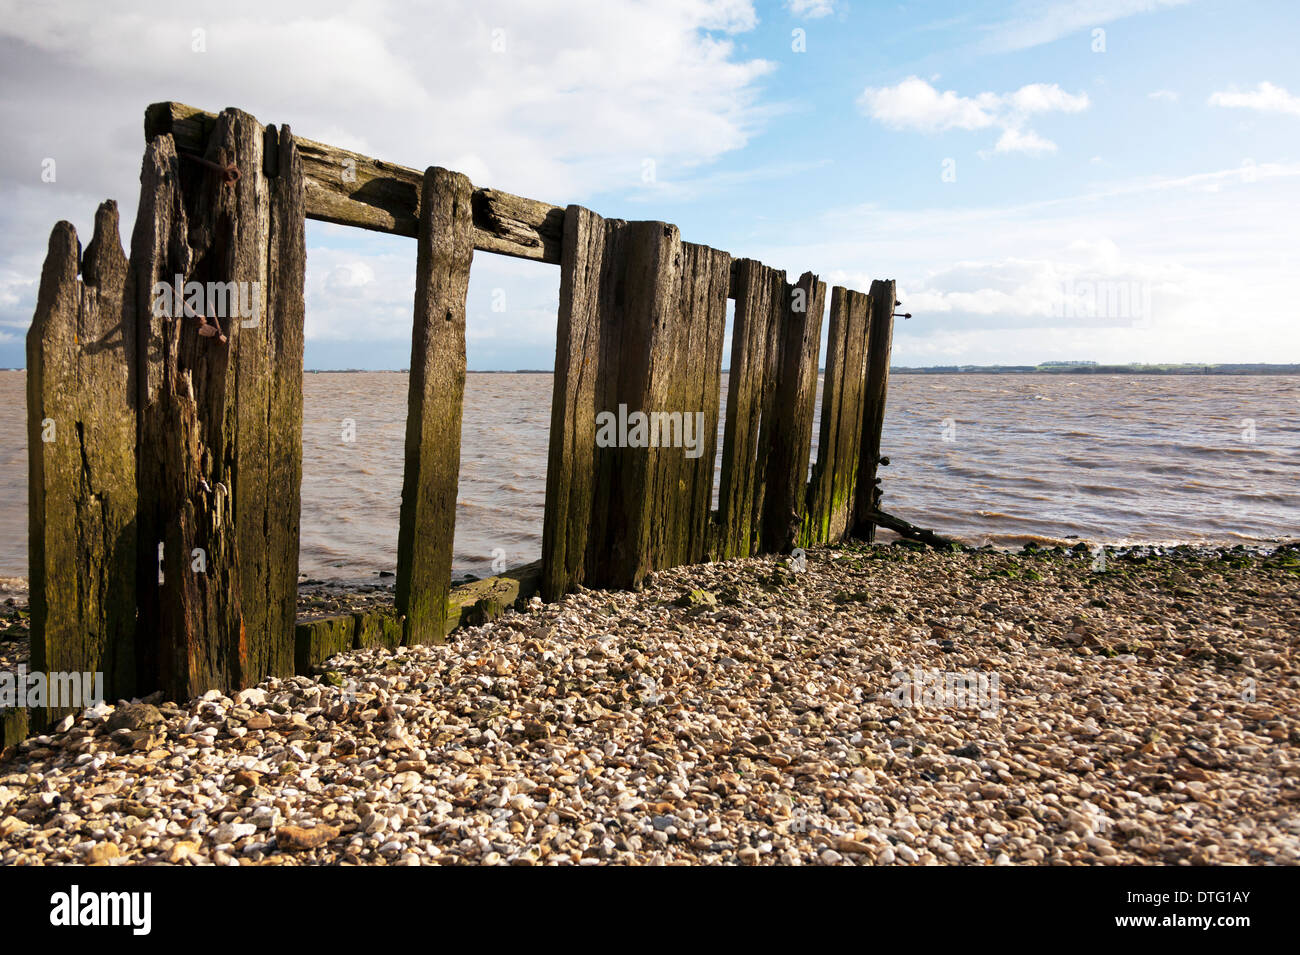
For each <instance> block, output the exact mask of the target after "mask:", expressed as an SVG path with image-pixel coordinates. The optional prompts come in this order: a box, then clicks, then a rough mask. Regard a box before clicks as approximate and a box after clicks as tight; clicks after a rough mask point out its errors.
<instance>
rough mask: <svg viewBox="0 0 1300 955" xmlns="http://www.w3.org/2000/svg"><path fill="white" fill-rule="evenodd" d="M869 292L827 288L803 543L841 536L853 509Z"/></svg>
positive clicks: (834, 539)
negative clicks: (814, 462)
mask: <svg viewBox="0 0 1300 955" xmlns="http://www.w3.org/2000/svg"><path fill="white" fill-rule="evenodd" d="M868 307H869V300H868V296H866V295H863V294H862V293H861V292H854V291H851V290H849V289H845V288H842V287H841V286H838V285H837V286H835V288H833V289H832V290H831V309H830V316H831V317H830V329H829V331H828V333H827V334H828V338H827V343H826V374H825V377H824V379H823V382H822V408H821V429H820V432H819V437H818V441H817V465H816V467H814V468H813V475H812V480H811V481H810V482H809V491H808V493H809V507H808V518H807V520H806V522H805V532H804V542H805V543H806V544H822V543H828V542H831V541H837V540H839V539H841V538H842V537H843V536H844V533H845V531H846V529H847V527H848V525H849V521H850V518H851V511H852V507H853V487H854V482H855V479H856V475H857V453H858V446H859V442H860V439H861V434H862V405H861V401H862V378H863V372H864V369H865V352H866V331H867V321H868Z"/></svg>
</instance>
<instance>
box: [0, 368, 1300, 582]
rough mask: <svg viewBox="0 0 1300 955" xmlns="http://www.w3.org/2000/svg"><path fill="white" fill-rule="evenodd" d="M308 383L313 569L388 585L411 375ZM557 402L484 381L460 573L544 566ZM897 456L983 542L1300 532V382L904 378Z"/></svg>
mask: <svg viewBox="0 0 1300 955" xmlns="http://www.w3.org/2000/svg"><path fill="white" fill-rule="evenodd" d="M725 384H726V378H725V376H724V379H723V387H724V393H725ZM303 388H304V393H305V406H304V407H305V412H304V427H303V489H302V497H303V515H302V554H301V557H300V561H299V566H300V570H301V571H302V572H303V573H306V574H309V575H311V576H313V577H340V578H348V579H374V578H375V575H376V574H377V573H378V572H379V571H381V570H385V571H391V570H392V568H393V564H394V560H395V554H396V552H397V517H398V510H399V505H400V501H401V490H402V446H403V442H404V439H405V420H406V389H407V376H406V375H404V374H399V373H383V372H376V373H354V374H340V373H321V374H308V375H306V376H305V377H304V382H303ZM23 391H24V375H23V372H0V425H3V428H4V433H5V434H6V435H8V437H9V440H7V441H4V442H2V443H0V576H17V575H25V574H26V573H27V539H26V535H27V463H26V461H27V459H26V427H25V424H24V407H23V406H24V399H23ZM550 403H551V376H550V375H515V374H470V375H469V376H468V380H467V383H466V389H465V420H464V426H463V431H462V450H461V472H460V473H461V479H460V495H459V506H458V508H457V514H456V548H455V558H454V561H455V567H454V570H455V572H456V573H457V574H460V573H465V572H473V573H476V574H479V575H484V574H486V573H489V572H490V571H489V567H490V564H491V561H492V557H493V552H494V550H496V549H500V550H501V551H502V552H504V555H505V559H506V561H507V563H508V564H510V565H515V564H518V563H524V562H527V561H530V560H535V559H536V558H537V557H538V556H540V553H541V535H542V506H543V499H544V493H545V485H546V447H547V429H548V427H549V424H550ZM346 419H351V421H352V422H353V423H354V424H355V440H353V441H345V440H343V438H344V428H345V421H346ZM814 433H815V432H814ZM883 443H884V453H885V454H886V455H888V456H889V457H890V459H891V462H892V463H891V465H890V467H888V468H885V469H884V470H883V477H884V485H883V486H884V489H885V496H884V500H883V506H884V508H885V509H886V510H887V511H890V512H892V513H895V514H897V515H898V516H900V517H903V518H906V519H907V520H910V521H912V522H913V523H915V524H920V525H922V526H925V527H932V528H935V529H937V530H940V531H942V532H945V533H948V534H951V535H954V536H957V537H960V538H962V539H964V540H967V541H969V542H971V543H977V544H978V543H984V542H992V543H994V544H999V545H1004V544H1005V545H1012V544H1019V543H1022V542H1024V541H1025V540H1027V539H1031V538H1039V539H1042V538H1056V539H1063V538H1068V537H1070V536H1071V535H1073V536H1077V537H1081V538H1086V539H1089V540H1100V541H1108V542H1123V541H1134V540H1141V541H1196V542H1206V543H1219V542H1228V543H1237V542H1250V541H1256V540H1266V539H1269V538H1275V537H1283V536H1294V535H1296V534H1297V533H1300V489H1298V486H1300V481H1298V480H1297V475H1300V378H1295V377H1286V378H1283V377H1227V376H1163V377H1162V376H1150V377H1148V376H1136V375H1134V376H1129V375H1117V376H1101V375H1098V376H1089V375H1081V376H1075V375H1070V376H1064V375H1062V376H1056V375H926V376H923V375H897V376H895V377H894V378H893V379H892V380H891V382H890V393H889V405H888V414H887V417H886V424H885V436H884V442H883ZM720 448H721V441H719V455H720V453H721V452H720ZM814 453H815V452H814Z"/></svg>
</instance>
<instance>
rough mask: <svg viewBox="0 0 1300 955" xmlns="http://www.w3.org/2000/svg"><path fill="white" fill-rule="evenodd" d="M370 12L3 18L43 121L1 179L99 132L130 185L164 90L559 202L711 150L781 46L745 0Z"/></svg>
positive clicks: (297, 6) (752, 99)
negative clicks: (144, 128)
mask: <svg viewBox="0 0 1300 955" xmlns="http://www.w3.org/2000/svg"><path fill="white" fill-rule="evenodd" d="M365 13H366V15H365V16H364V17H363V16H359V15H358V8H357V7H356V6H355V4H353V3H351V2H349V0H319V2H311V3H308V2H306V0H298V2H294V3H287V4H275V5H270V4H266V3H264V2H259V0H228V2H225V3H223V4H222V8H221V10H220V13H219V15H218V14H213V15H211V16H210V17H199V16H195V14H194V13H192V12H187V11H185V10H183V9H180V8H178V7H177V6H176V5H174V4H172V3H170V2H165V0H145V2H143V3H141V4H137V5H135V7H133V9H132V11H131V12H129V13H127V12H114V11H113V10H112V9H111V8H104V7H103V6H102V4H101V3H99V2H98V0H82V2H79V3H77V2H73V3H68V4H63V5H61V6H60V7H59V8H58V9H57V10H56V9H55V8H53V7H52V6H49V5H44V4H29V5H24V7H23V12H22V15H11V16H0V82H3V83H4V84H5V87H6V88H7V89H10V90H23V91H24V92H23V95H21V96H11V97H7V98H6V100H7V101H6V102H4V103H3V104H0V121H4V122H5V123H6V125H7V128H9V129H22V130H28V131H32V134H31V135H27V136H25V137H24V142H23V143H21V144H19V145H18V147H17V148H14V149H9V150H6V151H5V155H4V156H3V157H0V181H2V180H3V179H7V178H14V177H17V176H19V175H21V176H23V177H25V178H28V179H30V178H31V173H30V169H32V168H35V167H34V166H33V163H35V164H36V165H37V166H38V165H39V160H40V158H42V157H44V156H54V157H56V158H58V160H59V169H60V176H61V177H62V176H63V175H64V170H65V169H66V170H68V171H69V173H68V174H69V175H71V174H72V170H73V169H75V168H77V166H78V164H79V160H81V159H82V158H83V157H85V154H86V153H87V152H88V150H89V148H90V147H89V145H88V144H90V143H94V144H95V153H96V155H95V156H94V160H95V161H94V163H93V167H94V171H89V170H88V174H89V175H94V176H96V177H97V178H98V180H99V181H98V182H96V183H95V184H94V186H95V187H94V188H93V189H88V191H95V192H98V191H103V190H105V189H106V187H107V186H110V185H112V186H115V187H117V189H116V191H117V192H118V193H119V194H126V193H128V192H133V190H128V189H126V188H121V187H122V186H125V185H127V184H128V183H129V182H130V181H132V180H134V178H135V176H136V175H138V171H139V157H140V153H141V150H142V148H143V142H142V141H141V137H140V134H139V127H140V116H141V113H142V112H143V108H144V106H145V105H147V104H148V103H149V102H151V101H153V100H157V99H161V98H164V97H168V96H170V97H173V98H176V99H180V100H182V101H185V102H190V103H192V104H193V105H196V106H201V107H204V108H207V109H211V110H214V111H215V110H219V109H221V108H222V107H224V106H227V105H232V104H233V105H238V106H240V107H242V108H244V109H247V110H248V111H250V112H252V113H253V114H254V115H256V116H257V117H258V119H260V120H261V121H263V122H267V123H282V122H287V123H290V124H291V125H292V127H293V129H294V131H295V132H298V133H300V134H302V135H305V136H309V137H311V138H313V139H321V140H325V141H329V142H333V143H336V144H338V145H343V146H351V147H353V148H360V149H362V150H364V151H365V152H367V153H369V154H370V155H377V156H379V157H381V158H384V159H388V160H391V161H394V162H400V163H403V164H405V165H409V166H413V167H415V168H420V169H422V168H424V167H426V166H429V165H433V164H441V165H447V164H449V163H450V162H451V161H452V160H453V159H456V158H461V157H467V158H468V159H470V160H473V161H476V162H475V163H472V164H476V165H477V166H478V169H477V170H476V174H477V175H482V176H490V177H491V178H490V179H489V180H487V181H484V182H480V183H478V184H480V185H488V186H493V187H496V188H500V189H506V190H508V191H511V192H515V193H518V194H522V195H531V196H535V197H537V198H543V199H552V197H554V198H553V201H560V202H569V201H575V200H582V199H584V198H587V197H590V196H592V195H595V194H597V193H599V192H600V191H602V190H607V189H613V188H618V187H620V186H623V185H635V183H636V182H637V181H638V178H639V171H640V162H641V159H642V158H643V157H654V158H655V159H656V160H657V162H658V163H659V166H660V168H661V169H670V168H675V169H687V168H691V167H694V166H698V165H701V164H707V163H709V162H711V161H713V160H716V159H718V158H719V157H721V156H723V155H724V154H726V153H728V152H730V151H732V150H735V149H738V148H740V147H742V146H744V145H745V144H746V142H748V140H749V138H750V136H751V135H752V134H753V133H754V132H755V131H756V130H757V129H759V128H760V127H761V125H762V123H763V121H764V119H765V115H766V114H765V113H764V111H763V110H761V109H760V108H758V106H757V105H756V103H757V96H758V92H759V89H758V83H759V81H760V80H761V79H762V78H763V77H764V76H765V75H767V74H768V73H769V72H770V71H771V70H772V69H773V68H774V64H773V63H770V62H768V61H766V60H763V59H759V58H755V57H750V56H745V55H743V54H741V53H740V51H739V50H738V49H737V46H736V42H735V40H734V39H733V37H734V35H736V34H740V33H743V32H745V31H748V30H752V29H753V28H754V27H755V26H756V24H757V16H756V14H755V13H754V8H753V5H752V3H751V2H749V0H664V2H661V3H654V4H647V3H642V2H637V0H574V2H571V3H566V4H564V5H563V6H562V7H557V8H547V7H544V6H543V5H539V4H535V3H529V2H525V0H495V2H493V0H486V2H482V0H448V2H444V3H439V4H436V5H429V6H427V7H423V8H408V7H406V6H404V5H402V6H398V5H395V4H391V3H384V2H380V3H377V4H374V5H372V6H368V7H367V8H366V11H365ZM194 29H205V30H206V31H207V32H206V37H205V46H206V52H203V53H196V52H194V51H193V49H192V31H193V30H194ZM50 116H59V117H62V120H63V121H62V122H59V123H53V122H49V121H47V118H48V117H50ZM106 154H107V155H106ZM90 165H91V164H90V163H87V166H90ZM128 176H129V177H130V180H128V179H127V178H126V177H128Z"/></svg>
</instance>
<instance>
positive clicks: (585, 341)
mask: <svg viewBox="0 0 1300 955" xmlns="http://www.w3.org/2000/svg"><path fill="white" fill-rule="evenodd" d="M606 242H607V237H606V222H605V220H604V219H602V218H601V217H600V216H598V215H596V214H595V213H594V212H592V211H590V210H589V209H584V208H582V207H581V206H570V207H569V208H568V209H567V210H566V211H565V215H564V242H563V245H562V248H561V260H560V303H559V309H558V312H557V317H556V330H555V375H554V379H553V385H552V389H553V391H552V397H551V430H550V444H549V447H548V450H547V461H546V506H545V509H544V512H543V518H542V585H541V589H542V599H543V600H547V601H553V600H559V599H560V598H561V597H562V596H564V594H566V593H568V592H569V591H570V590H572V589H573V588H574V587H575V586H577V585H579V584H580V583H581V582H582V581H583V576H584V572H585V566H586V552H587V537H588V532H589V530H590V526H589V521H590V519H591V518H594V514H593V513H592V494H593V490H594V485H593V481H592V473H591V472H592V462H593V461H594V458H595V448H596V383H597V378H598V377H599V374H600V369H601V360H600V354H601V332H602V328H601V322H600V315H599V308H598V296H599V292H600V287H601V272H602V270H603V268H604V266H605V246H606Z"/></svg>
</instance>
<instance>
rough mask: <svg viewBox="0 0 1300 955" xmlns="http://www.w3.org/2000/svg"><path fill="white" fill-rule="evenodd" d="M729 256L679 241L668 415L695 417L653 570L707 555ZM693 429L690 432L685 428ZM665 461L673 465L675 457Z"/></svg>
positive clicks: (669, 495) (670, 491) (669, 494)
mask: <svg viewBox="0 0 1300 955" xmlns="http://www.w3.org/2000/svg"><path fill="white" fill-rule="evenodd" d="M730 283H731V256H730V255H729V254H728V253H726V252H719V251H718V250H717V249H711V248H709V247H708V246H703V245H696V244H694V243H692V242H683V243H682V267H681V305H680V308H679V310H678V316H677V319H676V322H675V324H677V325H679V326H680V327H681V330H682V337H680V338H678V339H677V340H676V344H675V346H674V352H673V354H674V356H675V357H674V359H673V360H672V362H671V368H670V371H671V374H672V377H673V381H672V384H671V385H670V387H669V393H670V394H671V395H672V396H673V397H672V399H671V402H672V408H671V410H674V411H677V410H679V411H681V412H682V427H683V428H685V427H686V426H687V421H686V415H687V414H693V413H696V412H699V413H702V414H703V418H702V419H700V420H702V422H703V424H702V426H701V427H700V429H698V431H697V433H696V434H695V439H696V441H697V442H698V447H697V448H696V451H695V452H693V453H695V454H696V457H694V458H691V457H690V456H689V455H683V457H682V458H681V469H682V473H681V475H680V477H679V478H678V481H677V483H676V484H675V485H671V484H670V485H668V486H667V487H666V488H665V490H664V492H663V493H664V497H665V499H666V500H667V502H668V503H667V507H668V511H669V519H668V520H666V521H664V522H662V523H661V522H656V524H655V526H656V528H659V527H662V528H663V536H664V543H663V544H662V547H661V549H660V551H659V553H658V554H657V555H656V564H655V566H656V567H657V568H662V567H674V566H676V565H678V564H697V563H700V562H701V561H704V560H707V559H708V555H709V535H710V522H709V513H710V511H711V509H712V507H713V462H714V460H715V458H716V456H717V448H718V405H719V402H720V400H721V394H722V389H721V381H722V346H723V339H724V338H725V337H726V332H727V291H728V289H729V287H730ZM692 427H694V426H693V425H692ZM668 460H669V461H670V462H671V461H674V460H676V458H675V457H674V456H671V455H670V456H669V457H668Z"/></svg>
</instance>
